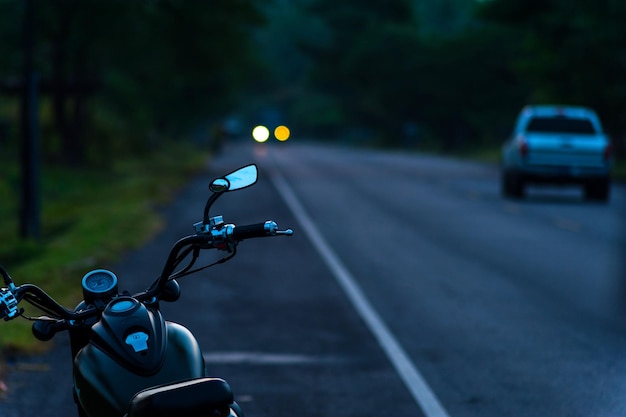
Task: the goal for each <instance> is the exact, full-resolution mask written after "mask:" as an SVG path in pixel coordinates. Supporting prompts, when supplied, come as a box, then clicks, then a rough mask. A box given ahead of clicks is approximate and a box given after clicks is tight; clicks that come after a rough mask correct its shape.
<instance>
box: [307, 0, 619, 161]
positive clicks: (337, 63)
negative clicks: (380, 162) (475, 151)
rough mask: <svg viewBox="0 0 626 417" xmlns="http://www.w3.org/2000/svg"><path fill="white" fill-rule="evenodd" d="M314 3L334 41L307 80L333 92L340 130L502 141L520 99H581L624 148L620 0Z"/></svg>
mask: <svg viewBox="0 0 626 417" xmlns="http://www.w3.org/2000/svg"><path fill="white" fill-rule="evenodd" d="M312 3H313V4H312V5H311V6H310V10H311V11H312V12H313V13H314V14H315V15H316V16H318V17H319V18H320V19H322V20H323V21H324V22H325V24H326V28H327V30H328V32H329V37H330V39H331V41H330V42H327V43H325V44H318V45H312V46H310V47H309V48H308V51H309V53H310V55H311V56H313V57H314V61H315V63H316V65H315V66H314V67H313V68H312V73H313V75H314V78H313V83H314V84H313V85H315V88H316V89H321V90H325V91H328V92H329V93H330V94H333V95H334V96H335V97H336V98H337V99H338V103H339V108H340V110H339V112H340V113H341V114H342V115H344V119H342V120H341V123H342V125H341V126H340V127H342V128H343V127H345V125H346V124H345V121H346V120H349V121H350V122H352V123H354V124H357V125H359V126H361V127H365V128H366V132H369V134H370V136H373V137H374V138H377V137H378V138H382V139H383V140H385V142H386V143H390V142H391V143H394V144H396V145H405V146H406V145H407V140H409V143H413V144H415V143H416V142H417V141H424V140H426V141H428V140H431V141H435V142H436V143H437V144H438V146H440V147H443V148H444V149H450V148H458V147H475V146H477V145H488V144H492V145H493V144H495V143H499V142H500V141H501V140H502V139H503V138H504V136H505V135H506V134H507V133H508V130H509V129H510V124H511V121H512V120H513V118H514V116H515V113H516V112H517V111H519V109H520V108H521V107H522V106H523V105H525V104H528V103H562V104H579V105H587V106H591V107H593V108H595V109H596V110H598V111H599V113H600V115H601V117H602V119H603V121H604V122H605V125H606V128H607V130H608V132H609V133H610V134H611V135H612V137H613V139H614V140H615V142H616V146H617V148H618V150H619V151H620V152H621V153H622V154H623V153H624V148H623V147H624V142H623V141H624V136H625V135H626V122H625V120H626V118H625V117H624V116H623V115H624V114H626V87H624V86H626V49H625V48H626V42H625V41H624V40H625V39H626V26H624V25H623V22H624V18H625V17H626V3H624V2H623V1H621V0H575V1H565V0H541V1H528V0H488V1H481V2H478V1H472V0H441V1H419V2H417V1H411V0H394V1H391V2H384V3H382V2H376V1H367V2H363V1H360V0H346V1H343V2H341V3H340V4H341V5H340V6H339V5H337V2H334V1H331V0H317V1H314V2H312ZM337 127H339V126H337ZM362 137H363V135H362V134H361V138H362Z"/></svg>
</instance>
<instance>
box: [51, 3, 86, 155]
mask: <svg viewBox="0 0 626 417" xmlns="http://www.w3.org/2000/svg"><path fill="white" fill-rule="evenodd" d="M71 5H72V4H71V2H69V3H64V2H59V8H60V9H61V12H60V13H58V19H59V20H58V26H57V30H56V32H55V34H54V36H53V38H52V45H51V49H52V51H51V52H52V80H51V94H52V106H53V109H52V110H53V118H54V126H55V129H56V131H57V133H58V135H59V140H60V143H61V147H60V148H61V155H59V160H60V162H62V163H64V164H65V165H68V166H71V167H76V166H80V165H83V164H84V162H85V143H84V137H83V126H84V119H85V117H86V111H85V100H86V92H85V91H84V89H85V86H84V85H81V82H80V81H81V79H82V78H83V77H84V75H83V74H82V73H81V71H82V67H84V65H82V61H84V56H85V54H84V53H79V54H76V53H74V54H70V52H69V51H70V45H69V42H70V36H71V31H72V28H73V25H74V23H75V19H74V16H75V15H74V13H73V8H72V7H71ZM70 55H72V56H70ZM70 58H73V61H74V65H73V66H72V65H71V64H72V63H71V60H70ZM72 67H73V68H72Z"/></svg>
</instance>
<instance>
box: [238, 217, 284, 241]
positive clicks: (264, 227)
mask: <svg viewBox="0 0 626 417" xmlns="http://www.w3.org/2000/svg"><path fill="white" fill-rule="evenodd" d="M292 234H293V231H292V230H291V229H287V230H278V225H277V224H276V222H274V221H271V220H269V221H266V222H263V223H256V224H248V225H243V226H235V227H234V228H233V232H232V236H233V239H235V240H237V241H240V240H244V239H250V238H255V237H265V236H276V235H286V236H291V235H292Z"/></svg>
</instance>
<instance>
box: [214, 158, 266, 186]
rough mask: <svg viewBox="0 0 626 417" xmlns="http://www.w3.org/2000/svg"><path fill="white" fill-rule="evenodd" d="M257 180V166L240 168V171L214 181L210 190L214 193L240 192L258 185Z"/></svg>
mask: <svg viewBox="0 0 626 417" xmlns="http://www.w3.org/2000/svg"><path fill="white" fill-rule="evenodd" d="M257 178H258V169H257V166H256V165H255V164H251V165H247V166H245V167H242V168H239V169H238V170H236V171H233V172H231V173H230V174H227V175H224V176H223V177H220V178H216V179H214V180H213V182H211V185H210V186H209V189H210V190H211V191H213V192H214V193H224V192H226V191H235V190H240V189H242V188H246V187H249V186H251V185H253V184H254V183H256V181H257Z"/></svg>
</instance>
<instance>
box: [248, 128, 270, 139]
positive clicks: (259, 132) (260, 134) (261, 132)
mask: <svg viewBox="0 0 626 417" xmlns="http://www.w3.org/2000/svg"><path fill="white" fill-rule="evenodd" d="M252 137H253V138H254V140H256V141H257V142H259V143H262V142H266V141H267V140H268V139H269V137H270V131H269V129H268V128H266V127H265V126H257V127H255V128H254V129H252Z"/></svg>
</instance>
